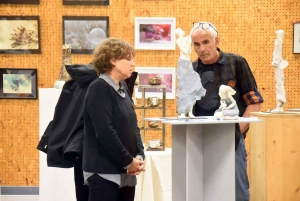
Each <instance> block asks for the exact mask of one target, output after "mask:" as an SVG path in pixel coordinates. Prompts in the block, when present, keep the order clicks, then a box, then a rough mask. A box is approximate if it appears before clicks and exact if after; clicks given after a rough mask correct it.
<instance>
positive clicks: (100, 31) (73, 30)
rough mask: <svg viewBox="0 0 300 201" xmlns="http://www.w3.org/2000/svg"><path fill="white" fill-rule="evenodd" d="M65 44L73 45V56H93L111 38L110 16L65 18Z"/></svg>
mask: <svg viewBox="0 0 300 201" xmlns="http://www.w3.org/2000/svg"><path fill="white" fill-rule="evenodd" d="M62 24H63V44H71V54H92V53H93V51H94V49H95V47H96V46H97V45H98V44H100V43H101V42H102V41H103V40H104V39H106V38H107V37H109V17H108V16H99V17H97V16H90V17H89V16H84V17H81V16H63V23H62Z"/></svg>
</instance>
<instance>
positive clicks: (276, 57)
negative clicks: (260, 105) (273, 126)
mask: <svg viewBox="0 0 300 201" xmlns="http://www.w3.org/2000/svg"><path fill="white" fill-rule="evenodd" d="M276 35H277V38H276V39H275V44H274V46H275V47H274V52H273V60H272V66H273V67H274V74H275V82H276V85H275V88H276V108H275V109H273V110H271V112H273V113H278V112H283V105H284V104H286V97H285V90H284V75H283V70H284V69H285V68H286V67H287V66H288V65H289V63H288V62H287V61H286V60H283V58H282V43H283V36H284V31H283V30H278V31H276Z"/></svg>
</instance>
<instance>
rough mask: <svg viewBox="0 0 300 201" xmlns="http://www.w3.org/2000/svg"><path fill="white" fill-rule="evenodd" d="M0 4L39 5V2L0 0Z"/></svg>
mask: <svg viewBox="0 0 300 201" xmlns="http://www.w3.org/2000/svg"><path fill="white" fill-rule="evenodd" d="M0 4H40V0H0Z"/></svg>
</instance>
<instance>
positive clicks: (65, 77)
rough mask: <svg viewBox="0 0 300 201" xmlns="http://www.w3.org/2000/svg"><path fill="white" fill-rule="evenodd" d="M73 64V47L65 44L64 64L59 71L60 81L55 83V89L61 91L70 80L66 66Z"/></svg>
mask: <svg viewBox="0 0 300 201" xmlns="http://www.w3.org/2000/svg"><path fill="white" fill-rule="evenodd" d="M71 64H72V57H71V45H70V44H64V45H63V46H62V63H61V66H60V71H59V80H56V81H55V83H54V88H57V89H61V88H62V87H63V85H64V84H65V81H67V80H69V79H70V75H69V74H68V72H67V70H66V67H65V65H71Z"/></svg>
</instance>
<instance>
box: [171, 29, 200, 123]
mask: <svg viewBox="0 0 300 201" xmlns="http://www.w3.org/2000/svg"><path fill="white" fill-rule="evenodd" d="M175 34H176V36H177V37H178V38H177V39H176V44H177V46H178V48H179V50H180V56H179V59H178V66H177V67H178V68H177V80H178V89H177V95H176V96H177V113H178V115H179V117H181V118H186V117H190V118H195V116H194V115H193V113H192V110H193V106H194V105H195V103H196V101H197V100H200V99H201V97H203V96H204V95H205V93H206V90H205V89H204V88H203V86H202V84H201V79H200V76H199V74H198V73H197V72H195V71H194V69H193V66H192V62H191V60H190V54H191V42H192V39H191V36H190V35H188V36H184V35H185V32H184V31H183V30H182V29H181V28H177V29H176V30H175Z"/></svg>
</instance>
